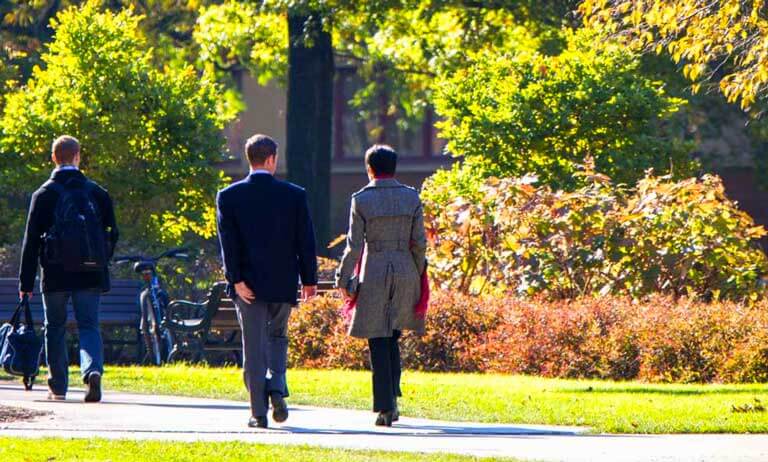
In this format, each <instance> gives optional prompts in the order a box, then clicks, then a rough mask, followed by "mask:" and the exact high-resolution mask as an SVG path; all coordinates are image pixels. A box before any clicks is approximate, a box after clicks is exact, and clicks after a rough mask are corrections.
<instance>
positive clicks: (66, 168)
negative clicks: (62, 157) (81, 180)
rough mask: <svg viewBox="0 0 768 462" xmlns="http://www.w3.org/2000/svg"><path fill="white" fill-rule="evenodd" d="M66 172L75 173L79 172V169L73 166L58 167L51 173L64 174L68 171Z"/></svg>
mask: <svg viewBox="0 0 768 462" xmlns="http://www.w3.org/2000/svg"><path fill="white" fill-rule="evenodd" d="M68 170H75V171H77V170H80V169H79V168H77V167H75V166H74V165H59V166H58V167H56V168H55V169H54V170H53V172H54V173H55V172H65V171H68Z"/></svg>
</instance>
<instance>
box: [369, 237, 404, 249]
mask: <svg viewBox="0 0 768 462" xmlns="http://www.w3.org/2000/svg"><path fill="white" fill-rule="evenodd" d="M409 248H410V242H408V241H399V240H398V241H372V242H369V243H368V251H369V252H387V251H393V250H399V251H405V250H409Z"/></svg>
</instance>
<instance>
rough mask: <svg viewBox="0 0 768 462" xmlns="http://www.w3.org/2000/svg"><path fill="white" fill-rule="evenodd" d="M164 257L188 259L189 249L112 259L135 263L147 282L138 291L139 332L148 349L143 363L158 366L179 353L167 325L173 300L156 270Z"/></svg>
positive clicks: (117, 262) (118, 262)
mask: <svg viewBox="0 0 768 462" xmlns="http://www.w3.org/2000/svg"><path fill="white" fill-rule="evenodd" d="M165 258H175V259H178V260H188V259H189V258H190V255H189V249H186V248H176V249H171V250H168V251H166V252H163V253H162V254H160V255H159V256H157V257H145V256H143V255H124V256H119V257H115V258H114V259H113V261H114V262H115V264H124V263H133V264H134V265H133V271H134V272H135V273H137V274H140V275H141V278H142V281H143V282H144V285H143V286H142V288H141V292H140V293H139V309H140V310H141V321H140V324H139V332H141V336H142V339H143V342H144V347H145V348H146V354H145V356H144V359H143V362H144V363H147V362H150V363H151V364H153V365H155V366H159V365H161V364H162V363H163V362H170V361H171V360H172V359H173V356H174V354H175V352H176V341H175V339H174V337H173V333H172V332H171V331H170V330H169V329H168V328H167V327H166V326H165V324H166V316H167V313H168V310H167V309H168V303H169V302H170V299H169V297H168V292H166V291H165V289H163V285H162V282H161V279H160V276H159V275H158V272H157V264H158V263H159V262H160V260H162V259H165ZM147 359H148V360H149V361H147Z"/></svg>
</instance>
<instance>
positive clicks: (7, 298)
mask: <svg viewBox="0 0 768 462" xmlns="http://www.w3.org/2000/svg"><path fill="white" fill-rule="evenodd" d="M138 293H139V282H138V281H133V280H121V279H117V280H113V281H112V290H111V291H110V292H108V293H105V294H103V295H102V297H101V306H100V308H99V320H100V322H101V327H102V335H103V337H104V347H105V359H107V360H109V361H111V362H122V361H125V360H126V359H130V360H133V359H136V360H138V359H140V351H139V350H140V349H141V341H140V336H139V332H138V326H139V314H140V313H139V308H138V304H137V296H138ZM18 302H19V280H18V279H13V278H0V323H3V322H6V321H8V320H9V319H10V318H11V316H12V315H13V311H14V310H15V309H16V306H17V304H18ZM31 306H32V314H33V316H34V320H35V324H36V326H37V327H38V329H39V328H40V327H41V326H42V325H43V320H44V318H43V302H42V297H41V296H40V295H39V294H35V296H34V297H33V298H32V303H31ZM70 306H71V305H70ZM76 326H77V324H76V321H75V316H74V313H72V311H71V308H70V311H69V314H68V316H67V329H68V330H69V331H70V332H73V333H74V332H76V331H77V329H76ZM70 338H72V337H71V336H70ZM73 345H74V342H70V349H71V350H72V349H74V348H73ZM126 346H128V347H132V348H135V352H133V353H131V352H127V351H125V347H126ZM72 353H74V351H71V354H70V358H76V357H77V356H76V355H74V356H73V355H72Z"/></svg>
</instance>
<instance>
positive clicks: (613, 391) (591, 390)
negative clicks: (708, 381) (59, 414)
mask: <svg viewBox="0 0 768 462" xmlns="http://www.w3.org/2000/svg"><path fill="white" fill-rule="evenodd" d="M554 392H555V393H561V394H574V393H577V394H589V395H592V394H607V395H645V394H648V395H669V396H705V395H754V394H768V387H764V388H759V387H755V388H743V389H742V388H735V389H734V388H722V387H718V388H706V389H701V390H680V389H677V390H676V389H670V390H666V389H663V388H652V387H647V388H644V387H641V388H636V387H624V388H600V387H587V388H574V389H568V390H563V389H560V390H554Z"/></svg>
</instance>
